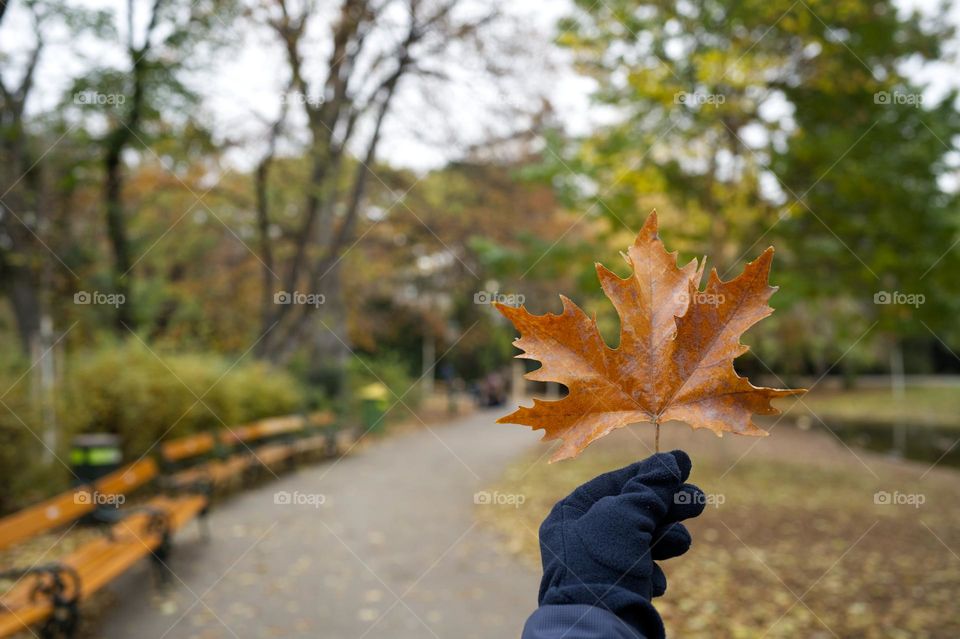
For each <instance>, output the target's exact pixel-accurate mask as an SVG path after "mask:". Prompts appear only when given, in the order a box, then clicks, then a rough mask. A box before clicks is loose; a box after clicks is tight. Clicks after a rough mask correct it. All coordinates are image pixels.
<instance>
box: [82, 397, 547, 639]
mask: <svg viewBox="0 0 960 639" xmlns="http://www.w3.org/2000/svg"><path fill="white" fill-rule="evenodd" d="M499 412H502V411H497V412H491V411H481V412H479V413H475V414H473V415H471V416H468V417H463V418H459V419H455V420H453V421H452V422H451V423H449V424H443V425H434V426H431V428H430V429H418V430H415V431H412V432H406V433H401V434H397V435H395V436H392V437H388V438H385V439H383V440H381V441H378V442H376V443H375V444H373V445H371V446H370V447H368V448H366V449H365V450H363V451H362V452H360V453H358V454H356V455H351V456H348V457H345V458H343V459H341V460H339V461H329V462H324V463H321V464H317V465H313V466H306V467H303V468H301V469H299V470H297V471H294V472H292V473H289V474H286V475H281V476H280V479H279V480H273V481H269V482H266V483H264V484H262V485H261V486H259V487H257V488H255V489H253V490H249V491H245V492H242V493H238V494H236V495H234V496H231V497H228V498H227V499H225V500H223V501H222V502H220V503H218V504H215V506H214V509H213V511H212V513H211V515H210V518H209V519H210V525H211V530H212V539H211V541H208V542H202V541H200V540H199V539H198V535H197V533H196V529H195V528H193V527H192V526H191V527H188V528H187V529H185V530H184V531H183V532H181V534H180V535H179V537H178V539H177V542H176V544H175V546H174V554H173V556H172V558H171V560H170V562H169V567H170V568H171V570H172V571H173V573H174V576H173V577H172V584H171V585H170V586H169V587H168V588H167V589H166V590H165V591H163V592H161V591H158V590H157V589H156V588H154V587H153V586H152V585H151V583H150V582H151V579H150V576H151V575H150V571H149V570H148V568H149V567H148V566H145V567H143V568H141V569H138V570H137V571H134V572H133V573H131V574H130V575H128V576H127V577H126V578H125V579H124V580H122V581H120V582H118V583H117V584H116V587H114V588H113V592H114V593H115V597H113V598H112V602H111V603H112V605H111V606H110V607H109V609H108V610H107V611H106V612H105V613H104V615H103V616H102V618H101V619H99V620H98V621H97V622H96V626H95V627H93V628H91V631H92V633H93V634H94V635H95V636H99V637H109V638H110V639H121V638H136V639H144V638H149V639H160V638H163V637H169V638H171V639H181V638H192V637H196V638H198V639H199V638H203V639H207V638H211V639H212V638H220V637H225V638H227V637H237V638H240V639H247V638H272V637H284V638H292V637H316V638H318V639H320V638H322V639H374V638H384V639H387V638H388V639H408V638H410V639H413V638H417V639H430V638H431V637H435V638H438V639H447V638H450V639H471V638H475V639H509V638H510V637H517V636H519V633H520V629H521V628H522V626H523V622H524V621H525V619H526V616H527V615H528V614H529V613H530V611H531V610H533V608H534V606H535V605H536V595H537V585H538V579H539V575H538V574H536V572H535V571H533V570H531V569H529V568H527V567H525V566H522V565H519V564H518V563H516V561H515V560H513V559H512V558H510V557H508V556H505V555H504V554H502V552H500V551H499V550H498V544H497V540H496V538H495V536H494V535H493V534H492V533H491V532H489V531H488V530H486V529H485V528H483V527H481V526H478V525H477V524H476V523H475V508H476V506H475V505H474V493H475V492H477V491H478V490H481V489H482V488H483V487H484V486H485V485H488V484H489V483H491V482H493V481H496V479H497V478H498V476H499V474H500V473H501V472H502V470H503V469H504V467H505V466H506V465H507V464H508V462H509V461H510V460H511V459H512V458H513V457H515V456H517V455H519V454H521V453H522V452H523V450H524V449H525V448H527V447H529V446H532V445H533V443H534V442H535V441H536V439H537V436H536V435H535V434H534V433H532V432H531V431H528V430H527V429H523V428H517V427H516V426H509V425H498V424H494V419H495V417H496V415H497V414H499ZM278 494H279V495H281V499H280V500H281V501H283V500H284V499H283V498H284V497H286V496H287V495H289V497H290V501H291V502H292V503H289V504H283V503H275V502H276V501H277V499H275V496H276V495H278ZM319 495H322V498H321V497H316V496H319ZM320 499H323V500H324V503H323V504H322V505H318V504H316V503H315V502H317V501H319V500H320ZM489 507H509V506H489Z"/></svg>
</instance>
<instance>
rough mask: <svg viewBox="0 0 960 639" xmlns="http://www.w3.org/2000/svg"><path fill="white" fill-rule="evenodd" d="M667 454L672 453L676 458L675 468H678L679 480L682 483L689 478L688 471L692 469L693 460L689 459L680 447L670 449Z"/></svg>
mask: <svg viewBox="0 0 960 639" xmlns="http://www.w3.org/2000/svg"><path fill="white" fill-rule="evenodd" d="M667 454H668V455H673V458H674V459H676V460H677V468H679V469H680V482H681V483H683V482H685V481H687V480H688V479H690V471H691V470H693V462H692V461H690V455H688V454H686V453H685V452H683V451H682V450H680V449H677V450H671V451H670V452H669V453H667Z"/></svg>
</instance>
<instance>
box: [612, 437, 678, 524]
mask: <svg viewBox="0 0 960 639" xmlns="http://www.w3.org/2000/svg"><path fill="white" fill-rule="evenodd" d="M675 452H677V453H680V454H679V455H676V454H674V453H657V454H656V455H652V456H651V457H649V458H647V459H645V460H644V461H643V462H642V463H641V465H640V467H639V468H638V469H637V474H636V475H634V476H633V477H631V478H630V480H629V481H628V482H627V483H626V484H624V486H623V492H622V493H621V495H628V494H631V493H646V492H648V491H652V492H653V494H654V495H655V496H656V498H657V501H659V502H660V504H658V505H662V507H663V511H662V512H660V513H659V515H658V517H662V516H663V515H664V514H666V511H667V510H668V509H669V507H670V505H671V504H672V503H673V495H674V493H676V492H677V489H678V488H680V485H681V484H682V483H683V481H684V478H685V475H684V468H683V467H682V466H681V464H680V463H679V462H684V461H685V462H689V458H688V457H687V456H686V453H683V452H682V451H675ZM678 460H679V462H678ZM687 472H688V473H689V466H687ZM658 521H659V519H658Z"/></svg>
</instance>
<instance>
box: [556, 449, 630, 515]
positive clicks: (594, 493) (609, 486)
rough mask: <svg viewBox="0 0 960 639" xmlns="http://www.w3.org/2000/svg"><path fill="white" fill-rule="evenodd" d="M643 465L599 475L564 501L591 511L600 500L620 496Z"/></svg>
mask: <svg viewBox="0 0 960 639" xmlns="http://www.w3.org/2000/svg"><path fill="white" fill-rule="evenodd" d="M643 463H644V462H642V461H639V462H634V463H632V464H630V465H629V466H624V467H623V468H620V469H618V470H613V471H610V472H608V473H603V474H602V475H597V476H596V477H594V478H593V479H591V480H590V481H588V482H586V483H585V484H583V485H582V486H579V487H578V488H577V489H576V490H574V491H573V492H572V493H570V495H569V496H567V498H566V499H565V500H564V501H566V502H567V503H568V504H569V505H571V506H576V507H578V508H580V509H581V510H584V511H586V510H589V509H590V506H592V505H593V504H595V503H596V502H597V501H599V500H600V499H602V498H604V497H610V496H613V495H619V494H620V491H622V490H623V485H624V484H626V483H627V482H628V481H629V480H630V479H631V478H632V477H634V476H635V475H636V474H637V472H638V470H639V468H640V466H641V464H643Z"/></svg>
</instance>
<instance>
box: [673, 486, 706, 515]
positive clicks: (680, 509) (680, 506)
mask: <svg viewBox="0 0 960 639" xmlns="http://www.w3.org/2000/svg"><path fill="white" fill-rule="evenodd" d="M706 505H707V498H706V495H704V494H703V491H702V490H700V488H699V487H697V486H694V485H693V484H684V485H682V486H680V488H679V489H678V490H677V492H675V493H673V501H672V502H671V503H670V508H669V509H668V510H667V514H666V516H664V518H663V521H664V522H668V521H683V520H684V519H690V518H691V517H696V516H697V515H699V514H700V513H702V512H703V509H704V507H705V506H706Z"/></svg>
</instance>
